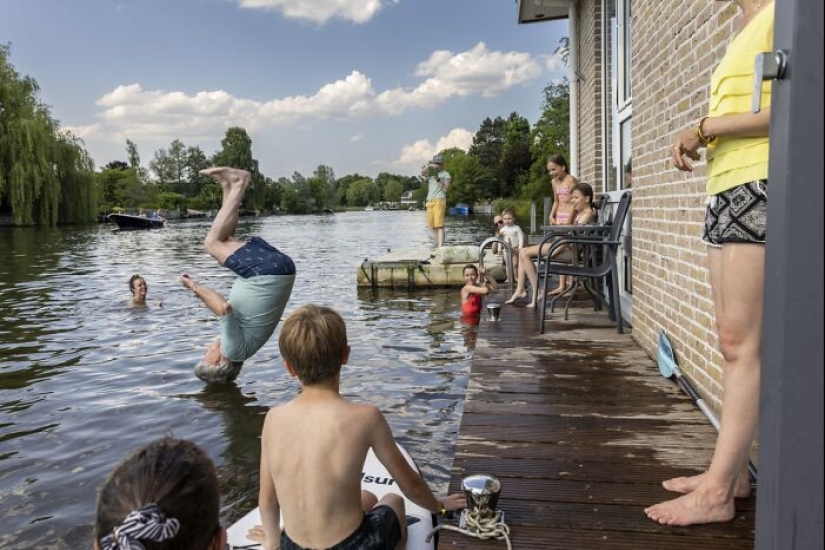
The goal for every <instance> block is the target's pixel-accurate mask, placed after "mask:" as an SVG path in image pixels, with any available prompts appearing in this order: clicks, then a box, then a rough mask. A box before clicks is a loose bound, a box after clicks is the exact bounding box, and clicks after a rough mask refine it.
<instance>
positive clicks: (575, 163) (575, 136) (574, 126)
mask: <svg viewBox="0 0 825 550" xmlns="http://www.w3.org/2000/svg"><path fill="white" fill-rule="evenodd" d="M567 17H568V21H569V29H570V37H569V41H568V47H569V48H570V57H569V59H568V62H569V64H570V77H569V78H570V158H569V159H568V162H569V163H570V173H571V174H573V175H574V176H576V177H577V178H581V174H579V7H578V0H572V1H571V2H570V9H569V11H568V16H567Z"/></svg>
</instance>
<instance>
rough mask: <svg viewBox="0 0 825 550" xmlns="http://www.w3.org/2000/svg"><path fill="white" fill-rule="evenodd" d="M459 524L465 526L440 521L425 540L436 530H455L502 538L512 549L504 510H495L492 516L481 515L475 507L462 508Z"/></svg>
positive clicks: (508, 548)
mask: <svg viewBox="0 0 825 550" xmlns="http://www.w3.org/2000/svg"><path fill="white" fill-rule="evenodd" d="M461 525H462V526H466V528H462V527H456V526H454V525H449V524H446V523H442V524H440V525H437V526H436V527H435V529H433V530H432V531H430V534H429V535H427V542H430V541H431V540H432V538H433V535H435V533H436V531H438V530H442V529H443V530H447V531H455V532H456V533H461V534H462V535H467V536H468V537H475V538H477V539H481V540H490V539H496V540H504V541H505V542H506V543H507V550H513V546H512V544H510V528H509V527H508V526H507V524H506V523H504V512H500V511H499V512H496V514H495V516H493V517H482V516H481V514H480V513H479V511H478V510H477V509H475V510H464V511H463V512H462V513H461Z"/></svg>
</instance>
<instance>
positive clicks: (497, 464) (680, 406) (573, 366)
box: [439, 305, 756, 550]
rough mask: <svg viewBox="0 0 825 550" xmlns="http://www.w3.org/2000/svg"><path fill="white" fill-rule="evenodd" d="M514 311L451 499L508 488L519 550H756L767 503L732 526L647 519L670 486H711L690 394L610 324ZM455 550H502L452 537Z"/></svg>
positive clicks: (703, 433) (478, 356)
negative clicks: (464, 488)
mask: <svg viewBox="0 0 825 550" xmlns="http://www.w3.org/2000/svg"><path fill="white" fill-rule="evenodd" d="M537 326H538V313H536V312H534V311H533V310H531V309H527V308H524V307H519V306H518V305H516V306H515V307H514V306H505V308H504V309H503V311H502V314H501V322H499V323H492V322H489V321H487V320H482V321H481V325H480V326H479V335H478V343H477V347H476V350H475V355H474V358H473V362H472V368H471V373H470V379H469V382H468V388H467V398H466V401H465V410H464V416H463V418H462V422H461V427H460V432H459V436H458V441H457V444H456V451H455V460H454V463H453V469H452V479H451V481H450V492H454V491H458V490H460V486H461V480H462V479H463V478H464V477H466V476H468V475H472V474H481V473H483V474H491V475H494V476H496V477H497V478H498V479H499V480H500V481H501V483H502V492H501V498H500V500H499V503H498V509H499V510H503V511H504V512H505V521H506V523H507V524H508V525H509V526H510V529H511V533H510V539H511V541H512V543H513V548H514V550H533V549H535V550H538V549H541V550H557V549H558V550H562V549H563V550H590V549H598V550H602V549H604V550H614V549H615V550H618V549H621V550H659V549H674V550H687V549H701V550H714V549H721V548H725V549H745V548H747V549H752V548H753V544H754V542H753V540H754V520H755V503H756V497H755V495H754V496H751V498H749V499H746V500H737V515H736V518H735V519H734V521H732V522H730V523H724V524H715V525H703V526H691V527H666V526H660V525H658V524H656V523H654V522H652V521H650V520H649V519H647V517H646V516H645V515H644V512H643V509H644V508H645V507H646V506H649V505H651V504H654V503H656V502H660V501H662V500H666V499H669V498H673V497H674V493H669V492H667V491H665V490H664V489H663V488H662V487H661V485H660V483H661V481H662V480H664V479H667V478H670V477H675V476H680V475H689V474H693V473H699V472H701V471H702V470H703V469H704V468H705V467H706V466H707V464H708V462H709V461H710V456H711V453H712V450H713V446H714V443H715V439H716V432H715V430H714V429H713V427H712V426H711V425H710V423H709V422H708V421H707V420H706V419H705V417H704V416H703V415H702V413H701V412H700V411H699V410H698V409H697V408H696V407H695V406H694V405H693V403H692V402H691V401H690V399H689V398H687V397H686V396H685V395H683V394H682V393H681V392H680V390H679V388H678V386H677V385H676V384H674V383H673V382H671V381H670V380H666V379H664V378H662V377H661V376H660V375H659V371H658V370H657V367H656V364H655V362H654V361H653V360H652V359H651V358H650V357H648V356H647V354H646V353H645V352H644V351H643V350H642V349H641V348H640V347H639V345H638V344H637V343H636V342H635V341H634V340H633V339H632V337H631V335H630V334H629V332H630V331H626V332H627V333H626V334H624V335H620V334H617V333H616V328H615V324H613V323H611V322H610V321H609V320H608V319H607V315H606V314H605V313H604V312H596V313H594V312H593V311H592V309H576V310H573V309H571V316H570V320H569V321H564V320H563V319H562V315H561V314H559V313H558V312H557V313H555V314H553V315H550V320H549V321H548V323H547V331H546V334H544V335H539V334H538V330H537ZM439 548H440V549H441V550H445V549H474V550H486V549H497V550H498V549H504V548H506V544H505V543H504V541H498V540H489V541H480V540H478V539H474V538H470V537H467V536H464V535H461V534H457V533H454V532H448V531H442V534H441V540H440V543H439Z"/></svg>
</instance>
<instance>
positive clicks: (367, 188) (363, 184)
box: [347, 178, 381, 206]
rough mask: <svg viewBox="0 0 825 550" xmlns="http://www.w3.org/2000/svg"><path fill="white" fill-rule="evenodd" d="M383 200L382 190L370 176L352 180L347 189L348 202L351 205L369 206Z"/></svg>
mask: <svg viewBox="0 0 825 550" xmlns="http://www.w3.org/2000/svg"><path fill="white" fill-rule="evenodd" d="M380 200H381V190H380V189H379V188H378V184H376V183H375V182H374V181H373V180H372V179H370V178H363V179H360V180H356V181H354V182H352V183H351V184H350V186H349V189H348V190H347V204H348V205H349V206H367V205H368V204H372V203H376V202H378V201H380Z"/></svg>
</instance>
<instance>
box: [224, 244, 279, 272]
mask: <svg viewBox="0 0 825 550" xmlns="http://www.w3.org/2000/svg"><path fill="white" fill-rule="evenodd" d="M224 265H225V267H227V268H229V269H231V270H232V271H234V272H235V273H237V274H238V275H240V276H241V277H243V278H244V279H249V278H250V277H257V276H258V275H295V264H294V263H293V262H292V258H290V257H289V256H287V255H286V254H284V253H283V252H281V251H280V250H278V249H277V248H275V247H274V246H272V245H271V244H269V243H268V242H266V241H265V240H263V239H262V238H260V237H252V238H251V239H250V240H249V242H248V243H246V244H245V245H244V246H242V247H240V248H239V249H238V250H236V251H235V252H233V253H232V255H230V256H229V257H228V258H227V259H226V262H225V264H224Z"/></svg>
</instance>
